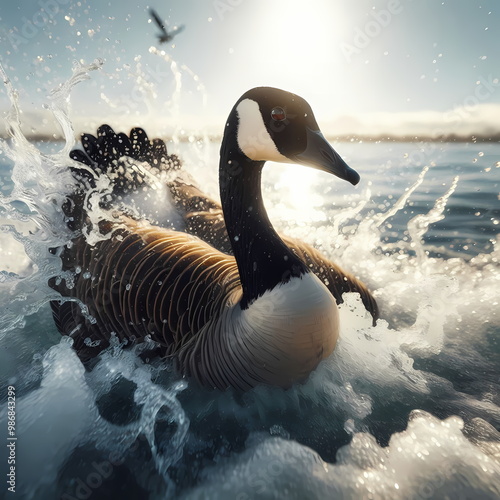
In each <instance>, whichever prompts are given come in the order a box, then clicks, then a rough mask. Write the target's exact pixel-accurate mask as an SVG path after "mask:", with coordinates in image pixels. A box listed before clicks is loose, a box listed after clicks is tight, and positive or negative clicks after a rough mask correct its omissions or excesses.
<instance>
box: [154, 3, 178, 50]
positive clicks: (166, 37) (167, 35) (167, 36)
mask: <svg viewBox="0 0 500 500" xmlns="http://www.w3.org/2000/svg"><path fill="white" fill-rule="evenodd" d="M149 13H150V14H151V17H152V18H153V19H154V21H155V23H156V24H157V25H158V28H160V30H161V34H158V35H156V36H157V37H158V40H159V42H160V43H167V42H170V41H171V40H173V38H174V36H176V35H178V34H179V33H180V32H181V31H182V30H183V29H184V25H182V24H181V25H180V26H174V27H173V28H172V30H171V31H170V32H169V31H167V29H166V28H165V24H166V23H165V21H162V19H161V18H160V16H159V15H158V14H157V12H156V11H155V10H154V9H149Z"/></svg>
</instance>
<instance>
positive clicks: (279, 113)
mask: <svg viewBox="0 0 500 500" xmlns="http://www.w3.org/2000/svg"><path fill="white" fill-rule="evenodd" d="M271 118H272V119H273V120H274V121H276V122H282V121H283V120H284V119H285V118H286V113H285V110H284V109H283V108H280V107H279V106H276V107H275V108H273V109H272V110H271Z"/></svg>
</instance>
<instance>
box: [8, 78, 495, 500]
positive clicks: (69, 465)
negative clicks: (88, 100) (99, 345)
mask: <svg viewBox="0 0 500 500" xmlns="http://www.w3.org/2000/svg"><path fill="white" fill-rule="evenodd" d="M66 90H67V91H69V87H68V88H67V89H66ZM53 103H55V104H54V108H53V110H54V112H55V113H56V114H57V116H59V118H60V120H61V124H62V126H63V128H64V130H65V132H66V135H67V142H60V143H30V142H29V141H26V140H24V139H23V137H22V136H21V135H20V133H19V130H18V129H17V125H16V123H17V122H16V114H15V112H14V114H13V115H12V116H11V117H10V118H9V120H10V124H11V128H12V130H13V133H14V136H15V138H16V139H15V140H14V141H11V142H10V143H7V142H4V143H2V144H1V147H0V149H1V150H2V152H1V157H0V403H1V406H0V429H1V433H0V435H1V436H2V438H1V439H2V445H1V449H2V453H1V456H0V470H1V476H2V478H5V477H6V473H7V459H8V453H9V450H8V449H7V448H6V443H7V416H8V412H7V395H8V388H9V387H13V388H14V390H15V396H16V408H15V419H16V420H15V423H16V429H15V433H16V437H17V441H16V451H15V452H16V455H15V458H16V492H17V494H18V497H19V498H26V499H36V500H44V499H55V498H64V499H75V498H76V499H87V498H90V499H92V500H94V499H114V498H117V499H118V498H119V499H139V498H140V499H165V498H185V499H198V498H199V499H205V498H213V499H225V498H227V499H239V500H246V499H253V498H259V499H262V498H264V499H275V498H276V499H281V498H296V499H324V498H345V499H359V498H373V499H384V500H385V499H409V498H411V499H428V498H435V499H441V498H454V499H461V498H463V499H466V498H474V499H479V498H491V499H494V498H495V499H496V498H498V497H499V496H500V433H499V426H500V381H499V373H500V371H499V370H500V356H499V355H500V343H499V334H500V315H499V302H500V261H499V259H500V253H499V238H498V233H499V231H498V230H499V228H500V225H499V221H500V203H499V184H500V144H491V143H393V142H378V143H371V142H344V143H342V142H341V143H335V144H334V147H335V148H336V149H337V151H338V152H339V153H340V154H341V155H342V156H344V158H345V159H346V160H347V162H348V163H349V164H350V166H352V167H353V168H355V169H356V170H357V171H358V172H359V173H360V175H361V182H360V184H359V185H358V186H356V187H353V186H350V185H348V184H347V183H344V182H341V181H340V180H338V179H336V178H333V177H330V176H328V175H327V174H323V173H319V172H315V171H312V170H308V169H306V168H305V167H299V166H283V165H277V164H269V165H268V166H266V170H265V173H264V192H265V199H266V206H267V208H268V211H269V214H270V218H271V220H272V221H273V223H274V224H275V226H276V228H277V229H279V230H280V231H283V232H285V233H287V234H290V235H292V236H296V237H300V238H303V239H304V240H306V241H308V242H310V243H312V244H314V245H315V246H317V247H318V248H320V249H321V250H322V251H323V252H324V253H325V254H326V255H328V256H329V257H330V258H331V259H332V260H334V261H336V262H338V263H339V264H341V265H342V266H343V267H345V268H346V269H348V270H349V271H351V272H353V273H354V274H355V275H357V276H359V277H360V278H361V279H362V280H364V281H365V282H366V283H367V284H368V285H369V286H370V288H371V289H372V290H373V292H374V293H375V295H376V297H377V300H378V302H379V305H380V307H381V320H380V321H379V322H378V324H377V326H375V327H373V326H372V325H371V321H370V319H369V318H368V317H367V314H366V313H365V312H364V310H363V308H362V306H361V305H360V301H359V298H358V297H357V296H356V295H355V294H348V295H347V296H345V298H346V301H345V303H344V304H343V305H342V306H341V321H342V324H341V334H340V340H339V343H338V346H337V348H336V350H335V352H334V353H333V355H332V356H331V357H330V358H329V359H327V360H325V361H324V362H323V363H321V365H320V366H319V367H318V369H317V370H316V371H315V372H314V373H312V374H311V376H310V377H309V379H308V381H307V382H306V383H304V384H302V385H297V386H295V387H293V388H292V389H290V390H287V391H284V390H281V389H277V388H272V387H257V388H256V389H254V390H252V391H249V392H247V393H245V394H241V393H237V392H235V391H232V390H228V391H226V392H223V393H222V392H220V391H209V390H204V389H200V388H198V387H196V386H195V385H194V384H193V383H192V382H191V381H190V380H189V379H182V378H180V377H179V375H178V374H176V373H175V371H174V370H173V368H172V366H170V365H168V364H164V363H159V362H155V361H153V362H152V363H151V364H144V363H143V362H142V361H141V359H140V357H139V356H138V352H139V351H140V347H139V348H135V349H132V350H130V349H126V348H125V349H124V348H123V347H122V346H119V345H113V346H111V347H110V348H109V349H108V350H106V351H105V352H104V353H102V355H101V356H100V357H99V358H98V359H97V361H96V363H95V365H94V367H93V369H92V371H89V370H85V368H84V367H83V365H82V364H81V363H80V361H79V360H78V358H77V357H76V355H75V353H74V352H73V351H72V348H71V344H70V341H69V340H68V339H67V338H62V337H61V336H60V335H59V333H58V332H57V330H56V328H55V325H54V323H53V321H52V318H51V312H50V307H49V300H50V299H53V298H57V295H56V294H55V292H54V291H53V290H51V289H50V288H48V286H47V280H48V278H49V277H50V276H53V275H54V274H57V273H58V272H59V271H60V262H59V261H58V259H57V258H55V257H54V256H52V255H51V254H50V253H49V252H48V248H50V247H52V246H55V245H57V244H60V243H61V242H63V241H66V239H67V238H68V236H69V234H68V231H67V229H66V228H65V227H64V224H63V223H62V216H61V212H60V205H61V203H62V201H63V200H64V195H65V193H67V192H68V191H69V189H70V184H71V178H70V177H69V175H68V172H67V165H68V162H67V160H66V158H67V153H68V150H69V148H70V147H71V145H72V131H71V127H70V122H69V120H68V119H67V117H66V114H65V107H64V106H65V104H64V99H61V100H55V101H53ZM168 147H169V148H170V150H171V151H172V152H177V153H178V154H179V155H180V156H182V158H183V159H184V161H185V167H186V169H187V170H188V171H189V172H190V174H191V175H192V176H193V177H194V178H195V179H196V180H197V181H198V182H199V183H200V185H202V186H203V187H204V189H206V190H207V191H208V192H209V193H210V194H212V195H216V193H217V165H218V147H219V146H218V144H214V143H209V142H206V141H199V142H196V141H194V142H192V143H178V142H171V143H169V144H168ZM135 204H136V208H138V209H139V210H142V211H143V212H144V213H145V214H148V213H149V214H150V216H151V217H153V218H160V217H159V214H158V211H160V212H161V214H162V215H163V218H164V219H168V218H169V217H170V218H171V216H172V214H171V213H169V204H168V200H166V199H165V192H164V190H162V189H155V186H152V187H151V190H150V192H149V193H148V194H147V196H145V197H144V199H143V200H135ZM2 481H4V479H3V480H2ZM1 491H2V495H4V496H5V498H10V497H9V493H8V492H7V491H6V486H5V483H4V484H2V489H1Z"/></svg>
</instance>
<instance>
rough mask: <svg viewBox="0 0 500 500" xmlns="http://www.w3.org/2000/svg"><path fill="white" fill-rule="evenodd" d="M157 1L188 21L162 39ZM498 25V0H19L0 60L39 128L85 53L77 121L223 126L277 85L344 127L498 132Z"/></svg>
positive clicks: (2, 98)
mask: <svg viewBox="0 0 500 500" xmlns="http://www.w3.org/2000/svg"><path fill="white" fill-rule="evenodd" d="M149 1H151V0H149ZM149 7H154V8H155V9H156V10H157V11H158V13H159V15H160V16H161V17H162V18H164V19H165V20H166V22H167V23H168V25H169V26H170V27H173V26H175V25H178V24H183V25H185V29H184V31H183V32H181V33H179V34H178V36H177V37H176V38H175V39H174V42H173V43H170V44H163V45H161V46H160V45H159V44H158V42H157V40H156V36H155V35H156V33H157V32H158V30H157V28H156V26H155V25H154V23H152V22H151V19H150V16H149V14H148V8H149ZM499 26H500V4H499V2H498V0H453V1H452V0H447V1H438V0H371V1H368V0H357V1H356V2H354V1H351V0H307V1H306V0H170V1H163V2H160V1H158V2H155V3H154V4H148V3H146V2H144V3H142V2H141V1H140V0H119V1H118V0H110V1H108V2H99V1H97V0H93V1H91V0H81V1H74V0H19V1H18V2H9V3H7V2H5V3H4V5H2V9H1V11H0V47H1V49H0V63H1V64H2V66H3V68H4V70H5V72H6V74H7V76H8V77H9V78H10V80H11V81H12V83H13V85H14V87H15V88H16V89H17V90H18V92H19V96H20V101H21V109H22V110H23V121H24V122H25V126H26V127H28V128H29V129H30V130H31V131H33V132H34V133H36V132H43V131H46V130H47V129H51V127H53V122H52V121H51V120H50V119H49V118H48V117H47V115H48V114H47V111H46V110H44V107H46V103H47V102H48V98H47V96H48V95H49V94H50V92H51V90H52V89H54V88H56V87H57V86H58V85H60V84H61V83H63V82H65V81H66V80H67V79H68V78H69V77H70V76H71V72H72V67H73V65H74V62H75V61H79V62H80V63H83V64H88V63H91V62H92V61H93V60H95V59H96V58H100V59H102V60H103V62H104V64H103V65H102V67H101V68H100V69H99V70H96V71H93V72H92V73H91V75H90V80H88V81H86V82H82V83H80V84H79V85H78V86H77V87H76V88H75V89H74V90H73V91H72V92H71V119H72V121H73V122H74V124H75V128H76V129H77V130H78V129H80V128H88V127H89V126H92V125H94V124H96V123H97V122H99V121H100V120H106V121H108V122H110V123H111V124H112V125H114V126H117V127H118V128H120V126H123V127H124V129H126V128H127V127H128V126H131V125H144V126H146V125H148V126H149V127H151V128H154V129H155V131H156V130H158V131H159V132H163V133H168V132H169V131H171V130H172V127H174V126H176V125H179V124H181V125H182V126H183V127H185V128H186V129H189V130H193V131H199V130H201V129H207V130H209V131H210V132H214V133H215V132H216V131H217V130H220V129H221V127H222V126H223V123H224V120H225V118H226V116H227V114H228V113H229V111H230V109H231V107H232V105H233V104H234V102H235V101H236V99H237V98H238V97H239V96H240V95H241V94H242V93H244V92H245V91H246V90H248V89H249V88H251V87H254V86H260V85H270V86H275V87H280V88H283V89H286V90H289V91H292V92H295V93H298V94H300V95H301V96H302V97H305V98H306V99H307V100H308V101H309V103H310V104H311V106H312V108H313V110H314V112H315V114H316V117H317V119H318V122H319V123H320V125H322V124H324V126H323V125H322V128H323V129H324V128H325V127H326V129H327V131H329V132H331V133H335V134H353V133H354V134H356V133H357V134H373V135H376V134H378V133H386V132H387V133H391V134H398V133H399V134H418V135H426V134H427V135H432V134H435V133H438V132H439V131H441V130H446V132H448V133H455V132H457V133H465V134H468V133H488V131H491V132H494V131H497V132H498V131H499V130H500V123H499V119H498V117H499V116H500V82H499V78H500V50H499V48H500V30H499ZM154 47H156V51H155V49H154ZM160 50H163V51H164V53H158V51H160ZM155 52H156V53H155ZM8 107H9V101H8V99H7V96H6V94H5V91H4V89H2V91H1V93H0V110H6V109H7V108H8ZM97 124H98V123H97Z"/></svg>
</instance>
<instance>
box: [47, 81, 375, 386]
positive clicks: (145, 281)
mask: <svg viewBox="0 0 500 500" xmlns="http://www.w3.org/2000/svg"><path fill="white" fill-rule="evenodd" d="M82 144H83V146H84V149H85V153H84V152H82V151H74V152H73V153H72V157H73V158H74V159H76V160H78V161H80V162H81V163H84V164H86V165H88V166H89V167H90V168H84V167H82V168H74V169H73V172H74V174H75V177H76V178H78V179H79V181H80V186H81V187H80V189H79V190H77V191H76V192H75V194H74V195H73V196H71V197H70V199H69V201H68V203H67V204H66V206H65V213H66V215H67V221H68V225H69V227H70V228H71V229H73V230H76V231H77V236H76V237H75V239H74V240H73V241H72V242H71V244H69V245H67V246H65V247H62V248H59V249H57V250H55V251H56V252H57V253H58V254H59V255H60V256H61V258H62V262H63V271H73V272H74V273H75V274H74V279H73V281H71V280H69V281H64V280H62V279H53V280H51V282H50V284H51V286H52V287H53V288H54V289H55V290H57V291H59V292H60V293H61V295H62V296H63V297H70V298H73V299H78V300H79V301H80V302H81V303H83V304H84V305H85V306H86V308H87V311H85V313H84V312H83V311H82V308H81V306H80V304H79V303H78V302H75V301H68V300H61V301H54V302H52V309H53V312H54V318H55V322H56V325H57V327H58V329H59V330H60V331H61V333H63V334H68V335H71V336H72V337H73V339H74V347H75V349H76V350H77V352H78V354H79V355H80V357H81V358H82V359H83V360H86V359H89V358H91V357H93V356H95V355H96V354H97V353H98V352H100V351H101V350H102V349H104V348H105V347H107V345H109V342H108V340H109V338H110V336H111V335H116V336H117V337H118V338H120V339H127V340H132V341H140V340H143V339H144V338H145V337H146V336H150V337H151V338H152V339H153V340H155V341H156V342H157V343H158V344H159V346H160V351H161V354H162V355H164V356H174V357H175V359H176V360H177V364H178V367H179V370H180V371H181V372H182V373H183V374H185V375H187V376H191V377H194V378H195V379H196V380H197V381H198V382H199V383H200V384H202V385H204V386H208V387H213V388H218V389H226V388H227V387H235V388H237V389H241V390H247V389H250V388H251V387H254V386H256V385H258V384H271V385H278V386H281V387H284V388H287V387H290V386H291V385H292V384H293V383H294V382H296V381H302V380H304V379H305V378H306V377H307V376H308V374H309V373H310V372H311V371H312V370H314V369H315V368H316V366H317V365H318V363H319V362H320V361H321V360H322V359H324V358H326V357H328V356H329V355H330V354H331V352H332V351H333V349H334V347H335V344H336V341H337V337H338V328H339V325H338V310H337V303H336V301H335V298H334V297H339V298H340V296H341V293H342V292H343V291H345V290H355V291H359V292H360V293H361V295H362V297H363V299H364V302H365V305H366V306H367V308H368V309H369V310H370V311H371V313H372V315H373V316H374V318H376V316H377V314H378V312H377V307H376V303H375V300H374V299H373V297H372V296H371V295H370V293H369V292H368V290H367V289H366V288H365V287H364V285H363V284H361V283H360V282H359V281H357V280H356V279H354V278H352V277H350V276H349V275H347V274H346V273H343V272H342V271H341V270H340V269H339V268H338V267H336V266H334V265H333V264H332V263H331V262H329V261H328V260H327V259H326V258H324V257H322V256H321V254H319V252H317V251H316V250H314V249H312V247H310V246H308V245H305V244H301V243H297V242H295V241H294V240H291V239H286V240H285V241H286V243H287V244H285V242H284V240H283V239H282V238H280V236H279V235H278V234H277V233H276V232H275V230H274V228H273V227H272V225H271V223H270V221H269V219H268V216H267V213H266V211H265V208H264V204H263V200H262V194H261V182H260V179H261V171H262V167H263V166H264V163H265V161H267V160H272V161H279V162H287V163H290V162H295V163H299V164H302V165H307V166H310V167H313V168H316V169H319V170H323V171H326V172H330V173H333V174H334V175H336V176H338V177H340V178H342V179H345V180H348V181H349V182H351V183H352V184H356V183H357V182H358V181H359V176H358V174H357V173H356V172H355V171H354V170H352V169H351V168H349V167H348V166H347V165H346V164H345V162H344V161H343V160H342V159H341V157H340V156H339V155H338V154H337V153H336V152H335V151H334V150H333V148H332V147H331V146H330V145H329V144H328V142H327V141H326V140H325V139H324V137H323V136H322V134H321V132H320V130H319V127H318V125H317V123H316V120H315V118H314V115H313V112H312V110H311V108H310V106H309V104H308V103H307V102H306V101H305V100H304V99H302V98H300V97H299V96H297V95H295V94H291V93H289V92H285V91H282V90H279V89H274V88H269V87H259V88H255V89H252V90H250V91H248V92H246V93H245V94H243V96H242V97H241V98H240V99H239V100H238V101H237V102H236V104H235V106H234V107H233V109H232V111H231V113H230V115H229V118H228V121H227V123H226V127H225V132H224V137H223V140H222V146H221V154H220V166H219V183H220V193H221V205H222V211H223V214H224V220H225V226H224V225H222V230H221V229H220V228H219V229H218V231H220V232H221V233H222V232H224V231H227V239H228V241H229V244H230V246H231V251H232V254H233V255H234V257H233V256H231V255H228V254H227V253H224V252H221V251H220V250H217V249H216V248H214V246H212V245H210V244H209V243H207V242H205V241H202V240H201V239H200V238H197V237H195V236H192V235H189V234H187V233H185V232H180V231H173V230H170V229H163V228H159V227H155V226H152V225H150V224H149V223H147V222H144V221H137V220H134V219H133V218H131V217H129V216H127V215H126V214H123V213H122V214H120V215H119V216H117V217H112V216H110V217H109V220H101V221H100V222H99V230H100V232H101V233H102V234H103V235H106V239H103V240H101V241H99V242H97V243H96V244H95V245H93V246H91V245H89V244H88V243H87V242H86V238H85V236H84V234H82V231H83V230H84V229H85V227H86V226H87V225H88V224H89V221H88V219H87V218H86V214H85V203H86V196H85V195H86V193H85V191H86V190H87V189H89V188H90V187H94V186H95V180H94V176H93V175H92V173H90V170H94V171H95V172H96V173H98V174H99V173H104V174H106V175H110V173H113V174H115V176H117V179H115V186H116V188H117V189H118V190H120V189H123V188H124V187H125V185H126V184H127V181H126V180H125V179H126V178H127V176H128V178H129V181H128V182H129V183H130V184H131V185H133V184H134V182H135V180H134V178H133V176H134V174H133V172H132V173H130V172H124V170H123V165H122V164H121V159H122V158H123V157H131V158H132V159H135V160H138V161H145V162H146V164H147V165H149V166H150V167H151V168H178V167H179V162H178V160H177V159H176V158H175V157H173V156H168V155H167V152H166V148H165V145H164V143H163V142H162V141H159V140H155V141H153V142H150V141H149V140H148V139H147V136H146V135H145V133H144V131H142V129H134V130H132V132H131V135H130V138H129V137H127V136H126V135H125V134H115V133H114V132H113V131H112V130H111V129H110V127H108V126H102V127H100V128H99V130H98V137H97V138H94V137H92V136H90V135H84V136H83V138H82ZM165 165H167V167H165ZM171 188H172V190H176V191H177V193H182V194H178V195H177V201H178V204H182V203H184V204H186V203H190V202H192V201H193V197H191V198H190V195H189V194H186V193H194V198H196V197H198V198H200V197H201V198H203V194H202V193H201V192H200V191H199V190H198V191H196V189H195V188H193V187H192V186H188V185H182V184H181V183H179V182H177V183H176V184H173V185H172V186H171ZM193 190H194V191H193ZM203 199H204V200H208V198H206V197H205V198H203ZM213 203H215V202H213ZM108 205H109V204H108V203H107V202H106V200H104V201H103V204H102V206H108ZM198 205H199V203H198ZM186 208H189V207H187V206H186ZM212 208H214V210H217V204H215V207H212ZM195 232H196V231H195ZM199 232H202V231H201V230H200V231H199ZM214 234H215V233H212V234H211V236H212V237H213V235H214ZM224 241H227V240H224ZM221 246H223V245H222V244H221ZM302 259H304V260H302ZM322 263H325V268H328V269H329V272H330V274H331V275H332V276H334V277H335V280H336V282H337V283H333V284H332V283H330V289H329V288H327V287H326V286H325V284H323V282H322V281H321V279H320V278H318V277H317V276H316V274H314V272H312V271H311V270H310V269H311V267H313V268H314V267H315V266H316V267H318V269H319V267H320V266H321V264H322ZM324 279H326V278H324ZM346 283H347V285H346ZM330 290H331V291H330Z"/></svg>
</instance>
